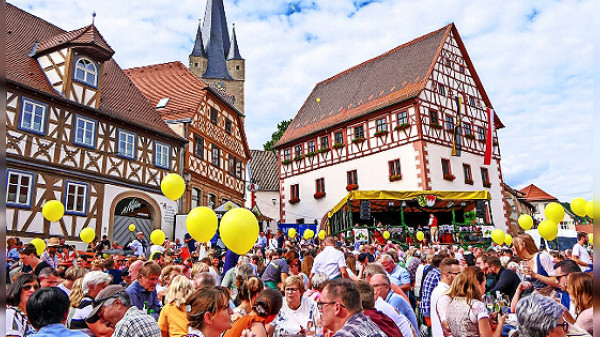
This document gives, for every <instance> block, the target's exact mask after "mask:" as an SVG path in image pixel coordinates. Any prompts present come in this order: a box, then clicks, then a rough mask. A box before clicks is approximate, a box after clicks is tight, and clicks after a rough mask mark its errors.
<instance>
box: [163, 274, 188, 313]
mask: <svg viewBox="0 0 600 337" xmlns="http://www.w3.org/2000/svg"><path fill="white" fill-rule="evenodd" d="M192 292H194V286H193V285H192V281H190V280H189V279H188V278H187V277H185V276H183V275H177V276H175V277H174V278H173V280H171V284H170V285H169V288H168V289H167V294H166V295H165V305H168V304H173V305H175V306H176V307H177V308H179V307H181V306H182V305H184V304H185V300H186V299H187V298H188V296H189V295H190V294H191V293H192Z"/></svg>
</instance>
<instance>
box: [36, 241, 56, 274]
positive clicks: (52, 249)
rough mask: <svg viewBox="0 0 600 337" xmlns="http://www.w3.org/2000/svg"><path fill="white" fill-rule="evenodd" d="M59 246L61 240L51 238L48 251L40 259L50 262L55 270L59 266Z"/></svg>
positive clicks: (47, 247)
mask: <svg viewBox="0 0 600 337" xmlns="http://www.w3.org/2000/svg"><path fill="white" fill-rule="evenodd" d="M58 247H60V240H59V239H58V238H50V239H49V240H48V246H46V251H44V252H43V253H42V255H41V256H40V259H41V260H42V261H44V262H46V263H47V264H49V265H50V267H52V268H53V269H54V270H56V269H57V268H58V256H56V252H57V251H58Z"/></svg>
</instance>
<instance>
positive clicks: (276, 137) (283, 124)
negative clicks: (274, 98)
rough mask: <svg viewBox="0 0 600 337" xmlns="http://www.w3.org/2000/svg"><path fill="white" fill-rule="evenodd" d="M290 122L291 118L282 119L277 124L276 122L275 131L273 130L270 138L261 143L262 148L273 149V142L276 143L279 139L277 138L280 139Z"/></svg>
mask: <svg viewBox="0 0 600 337" xmlns="http://www.w3.org/2000/svg"><path fill="white" fill-rule="evenodd" d="M291 122H292V120H291V119H290V120H283V121H281V122H280V123H279V124H277V131H275V132H273V134H271V140H269V141H267V142H266V143H264V144H263V148H264V149H265V151H272V150H274V149H273V145H275V143H277V141H279V139H281V137H282V136H283V134H284V133H285V130H287V128H288V126H290V123H291Z"/></svg>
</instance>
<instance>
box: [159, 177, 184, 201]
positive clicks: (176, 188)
mask: <svg viewBox="0 0 600 337" xmlns="http://www.w3.org/2000/svg"><path fill="white" fill-rule="evenodd" d="M160 190H161V191H162V193H163V194H164V195H165V197H167V198H169V199H171V200H177V199H179V198H181V196H182V195H183V192H184V191H185V181H184V180H183V178H181V176H180V175H179V174H175V173H169V174H167V175H166V176H165V177H164V178H163V179H162V181H161V182H160Z"/></svg>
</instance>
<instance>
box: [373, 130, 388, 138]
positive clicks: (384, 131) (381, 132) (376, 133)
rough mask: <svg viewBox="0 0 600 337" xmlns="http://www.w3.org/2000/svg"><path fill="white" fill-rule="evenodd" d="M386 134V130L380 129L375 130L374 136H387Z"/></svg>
mask: <svg viewBox="0 0 600 337" xmlns="http://www.w3.org/2000/svg"><path fill="white" fill-rule="evenodd" d="M387 134H388V131H387V130H381V131H377V132H375V137H383V136H387Z"/></svg>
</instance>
